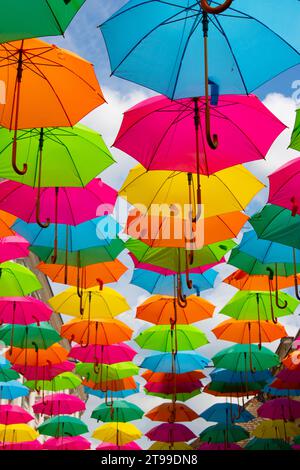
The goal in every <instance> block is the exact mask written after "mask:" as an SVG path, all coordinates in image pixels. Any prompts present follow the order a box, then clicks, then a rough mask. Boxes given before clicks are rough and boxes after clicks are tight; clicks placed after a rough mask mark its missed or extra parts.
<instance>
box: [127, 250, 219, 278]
mask: <svg viewBox="0 0 300 470" xmlns="http://www.w3.org/2000/svg"><path fill="white" fill-rule="evenodd" d="M129 256H130V257H131V259H132V261H133V263H134V267H135V268H138V269H145V270H147V271H153V272H155V273H158V274H162V275H163V276H169V275H172V274H177V272H175V271H172V270H171V269H167V268H161V267H160V266H154V264H149V263H140V261H139V260H138V259H137V258H136V257H135V256H134V255H133V254H132V253H129ZM224 262H225V258H222V259H221V260H220V261H218V262H216V263H212V264H206V265H204V266H199V267H197V268H192V269H190V270H189V272H190V273H191V274H192V273H194V274H203V273H205V271H208V269H211V268H213V267H214V266H217V265H218V264H220V263H224ZM183 272H184V271H183Z"/></svg>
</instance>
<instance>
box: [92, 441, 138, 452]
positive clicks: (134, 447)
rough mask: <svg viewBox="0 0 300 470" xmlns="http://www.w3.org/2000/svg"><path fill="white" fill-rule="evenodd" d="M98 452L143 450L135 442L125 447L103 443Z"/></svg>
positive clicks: (97, 448) (98, 447)
mask: <svg viewBox="0 0 300 470" xmlns="http://www.w3.org/2000/svg"><path fill="white" fill-rule="evenodd" d="M96 450H113V451H115V450H142V448H141V447H140V446H139V445H138V444H136V443H135V442H128V444H124V445H123V446H117V445H115V444H107V443H106V442H103V443H102V444H99V445H98V446H97V447H96Z"/></svg>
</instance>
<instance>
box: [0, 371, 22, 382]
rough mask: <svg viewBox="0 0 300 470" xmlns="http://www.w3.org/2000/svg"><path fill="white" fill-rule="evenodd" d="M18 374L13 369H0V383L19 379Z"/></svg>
mask: <svg viewBox="0 0 300 470" xmlns="http://www.w3.org/2000/svg"><path fill="white" fill-rule="evenodd" d="M19 378H20V375H19V374H18V372H16V371H15V370H12V369H6V368H0V382H9V381H10V380H16V379H19Z"/></svg>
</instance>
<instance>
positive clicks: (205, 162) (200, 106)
mask: <svg viewBox="0 0 300 470" xmlns="http://www.w3.org/2000/svg"><path fill="white" fill-rule="evenodd" d="M211 126H212V129H213V131H214V132H215V133H216V134H218V136H219V145H218V147H217V148H216V149H213V150H212V149H211V148H210V147H209V145H208V144H207V141H206V138H205V98H195V99H194V98H189V99H181V100H177V101H172V100H170V99H168V98H165V97H163V96H155V97H154V98H149V99H147V100H144V101H142V102H141V103H139V104H137V105H136V106H134V107H133V108H131V109H129V110H128V111H127V112H126V113H125V114H124V119H123V122H122V125H121V128H120V131H119V133H118V135H117V138H116V140H115V143H114V146H115V147H117V148H119V149H121V150H123V151H124V152H126V153H128V154H129V155H131V156H132V157H134V158H135V159H136V160H138V161H139V162H140V163H141V164H142V165H143V166H144V167H145V168H147V169H148V170H150V169H151V170H178V171H184V172H191V173H198V174H205V175H209V174H212V173H215V172H216V171H219V170H222V169H224V168H228V167H230V166H234V165H237V164H240V163H245V162H249V161H253V160H258V159H261V158H264V157H265V156H266V154H267V152H268V150H269V148H270V146H271V145H272V143H273V142H274V140H275V139H276V138H277V137H278V135H279V134H280V133H281V132H282V131H283V130H284V129H285V126H284V125H283V124H282V123H281V122H280V121H279V120H278V119H277V118H276V117H275V116H274V115H273V114H272V113H271V112H270V111H269V110H268V109H267V108H266V107H265V106H264V105H263V104H262V103H261V101H260V100H259V99H258V98H257V97H256V96H254V95H250V96H243V95H225V96H219V97H218V104H217V105H211ZM258 129H259V132H258ZM145 136H147V137H146V138H145Z"/></svg>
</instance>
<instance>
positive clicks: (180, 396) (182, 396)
mask: <svg viewBox="0 0 300 470" xmlns="http://www.w3.org/2000/svg"><path fill="white" fill-rule="evenodd" d="M144 391H145V394H146V395H149V396H152V397H158V398H163V399H164V400H169V401H171V400H173V399H174V396H175V398H176V400H178V401H180V402H185V401H188V400H190V399H191V398H194V397H196V396H198V395H200V393H201V390H200V389H199V388H197V389H196V390H193V391H192V392H184V393H181V392H176V393H175V394H174V391H172V393H159V392H148V390H147V389H145V390H144Z"/></svg>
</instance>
